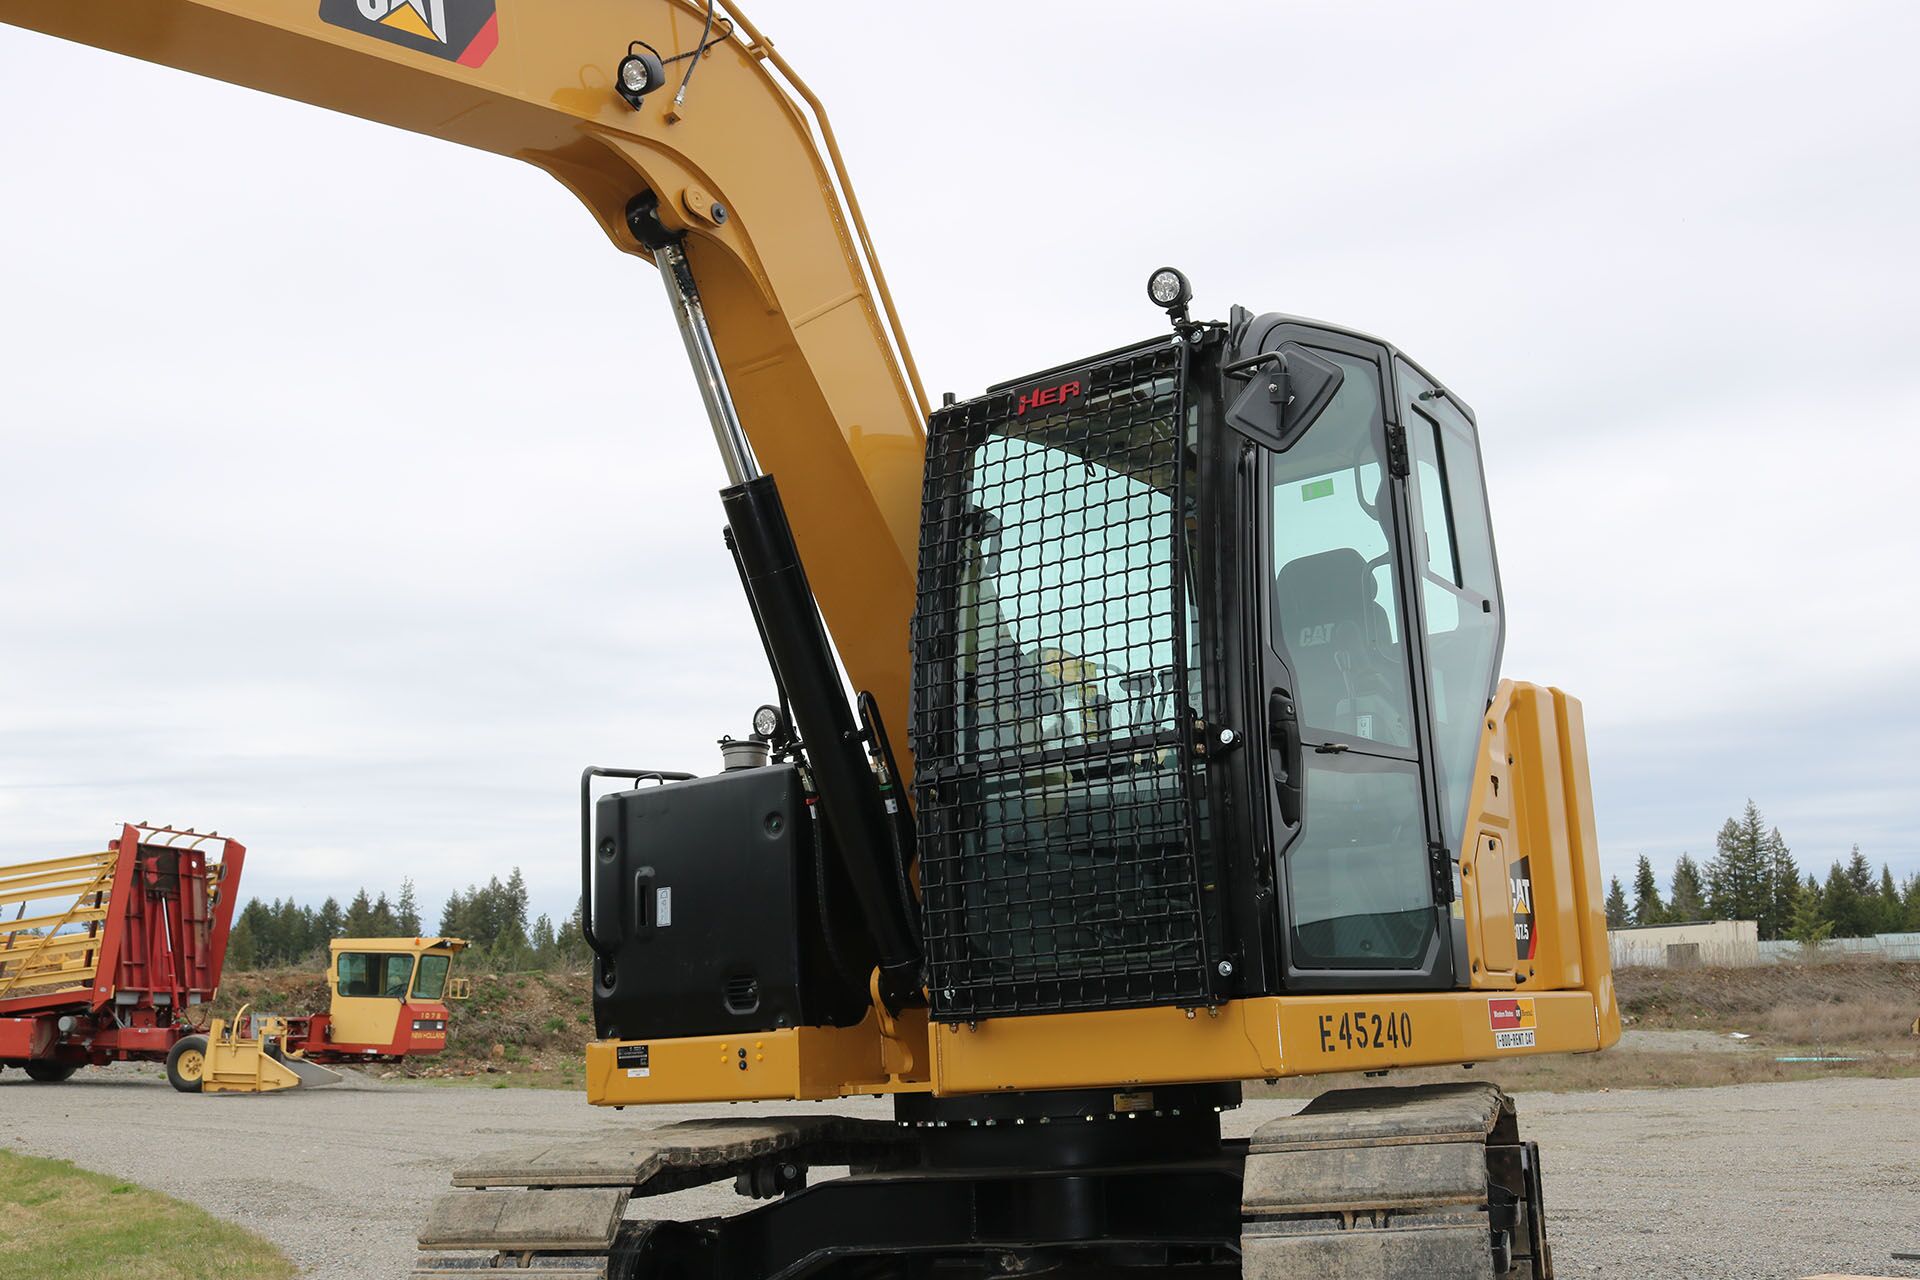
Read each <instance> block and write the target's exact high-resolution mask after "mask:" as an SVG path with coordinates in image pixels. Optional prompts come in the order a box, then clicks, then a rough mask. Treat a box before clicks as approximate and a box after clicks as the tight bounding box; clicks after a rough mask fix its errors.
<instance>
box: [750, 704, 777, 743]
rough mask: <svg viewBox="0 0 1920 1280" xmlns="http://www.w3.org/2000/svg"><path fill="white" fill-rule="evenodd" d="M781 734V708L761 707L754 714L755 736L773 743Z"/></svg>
mask: <svg viewBox="0 0 1920 1280" xmlns="http://www.w3.org/2000/svg"><path fill="white" fill-rule="evenodd" d="M779 732H780V708H778V707H772V706H768V707H761V708H760V709H759V710H758V711H755V712H754V713H753V736H754V737H756V738H765V739H766V740H767V741H768V742H772V741H773V739H774V736H775V735H776V734H778V733H779Z"/></svg>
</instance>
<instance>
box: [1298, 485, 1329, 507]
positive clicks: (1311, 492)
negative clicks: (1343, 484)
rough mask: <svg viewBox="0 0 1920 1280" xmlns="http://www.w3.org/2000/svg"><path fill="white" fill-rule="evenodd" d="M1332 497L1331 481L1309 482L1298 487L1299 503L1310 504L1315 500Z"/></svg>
mask: <svg viewBox="0 0 1920 1280" xmlns="http://www.w3.org/2000/svg"><path fill="white" fill-rule="evenodd" d="M1332 496H1333V481H1332V480H1311V481H1308V482H1307V483H1306V484H1303V485H1301V486H1300V501H1302V502H1312V501H1313V500H1314V499H1315V498H1331V497H1332Z"/></svg>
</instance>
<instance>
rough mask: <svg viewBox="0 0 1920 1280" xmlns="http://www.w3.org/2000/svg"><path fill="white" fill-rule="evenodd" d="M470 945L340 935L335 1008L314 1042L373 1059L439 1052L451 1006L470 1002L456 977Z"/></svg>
mask: <svg viewBox="0 0 1920 1280" xmlns="http://www.w3.org/2000/svg"><path fill="white" fill-rule="evenodd" d="M466 948H467V943H466V942H465V940H463V939H460V938H335V939H334V940H333V942H332V943H331V944H330V946H329V956H328V961H329V963H328V966H327V988H328V994H329V995H330V996H331V1000H330V1002H329V1006H328V1008H329V1011H328V1014H327V1017H326V1021H325V1024H324V1026H318V1025H317V1026H315V1027H314V1029H313V1033H312V1037H311V1039H312V1040H313V1041H314V1042H315V1043H316V1044H324V1045H325V1046H326V1047H327V1048H328V1049H329V1050H331V1051H335V1052H341V1053H363V1054H365V1055H367V1056H368V1057H373V1058H378V1057H386V1056H401V1055H406V1054H419V1053H436V1052H438V1051H439V1050H440V1049H442V1048H444V1047H445V1045H446V1038H447V1006H446V1002H447V1001H449V1000H462V999H465V998H466V994H467V992H466V979H464V978H456V977H454V976H453V972H452V970H453V960H454V957H455V956H457V955H459V954H460V952H462V951H464V950H466ZM314 1021H315V1023H319V1022H320V1019H318V1018H315V1019H314Z"/></svg>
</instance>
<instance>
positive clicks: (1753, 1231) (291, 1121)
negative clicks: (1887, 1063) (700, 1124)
mask: <svg viewBox="0 0 1920 1280" xmlns="http://www.w3.org/2000/svg"><path fill="white" fill-rule="evenodd" d="M1298 1105H1299V1104H1298V1103H1297V1102H1296V1101H1260V1102H1255V1103H1251V1104H1249V1105H1248V1106H1246V1107H1244V1108H1242V1109H1241V1110H1239V1111H1238V1112H1234V1113H1230V1114H1229V1116H1228V1126H1229V1131H1230V1132H1232V1133H1234V1134H1244V1133H1246V1132H1248V1131H1250V1130H1251V1129H1252V1128H1253V1127H1254V1126H1255V1125H1257V1124H1258V1123H1260V1122H1261V1121H1262V1120H1265V1119H1267V1118H1269V1117H1271V1116H1275V1115H1283V1114H1287V1113H1289V1112H1291V1111H1293V1110H1295V1109H1297V1107H1298ZM1519 1105H1520V1118H1521V1126H1522V1130H1523V1132H1526V1133H1528V1134H1529V1135H1530V1136H1532V1137H1534V1138H1536V1139H1537V1140H1538V1141H1539V1142H1540V1145H1541V1147H1542V1149H1543V1152H1544V1162H1545V1165H1546V1177H1547V1209H1548V1222H1549V1224H1550V1227H1551V1230H1552V1233H1553V1238H1554V1241H1555V1256H1556V1259H1557V1261H1558V1263H1559V1270H1560V1273H1561V1274H1562V1275H1563V1276H1565V1277H1569V1278H1570V1280H1571V1278H1573V1277H1583V1276H1608V1277H1613V1276H1619V1277H1634V1278H1635V1280H1645V1278H1646V1277H1650V1276H1658V1277H1661V1278H1662V1280H1671V1278H1674V1277H1702V1278H1703V1280H1705V1278H1708V1277H1710V1278H1711V1280H1728V1278H1730V1277H1755V1278H1756V1280H1763V1278H1768V1277H1800V1276H1809V1275H1813V1274H1816V1273H1819V1272H1852V1273H1856V1274H1860V1275H1869V1276H1912V1275H1917V1274H1920V1271H1916V1270H1914V1269H1913V1268H1912V1267H1911V1266H1910V1265H1909V1264H1896V1263H1891V1262H1889V1261H1888V1254H1889V1253H1890V1252H1891V1251H1892V1250H1894V1249H1903V1250H1913V1249H1920V1161H1916V1159H1915V1155H1914V1146H1913V1142H1914V1134H1915V1133H1916V1132H1920V1080H1913V1079H1908V1080H1858V1079H1834V1080H1825V1081H1818V1082H1811V1083H1791V1084H1762V1085H1738V1086H1732V1087H1727V1088H1714V1089H1684V1090H1669V1091H1653V1090H1621V1091H1617V1092H1606V1093H1585V1094H1531V1095H1522V1096H1521V1098H1520V1100H1519ZM769 1109H770V1110H771V1109H772V1108H769ZM784 1109H786V1110H791V1111H807V1110H818V1109H819V1108H818V1107H817V1106H815V1107H800V1106H795V1107H789V1108H784ZM845 1109H846V1110H847V1111H848V1112H849V1113H853V1114H870V1115H884V1114H886V1110H885V1105H884V1104H869V1103H856V1104H850V1105H849V1106H847V1107H846V1108H845ZM728 1113H729V1112H728V1109H727V1108H725V1107H718V1108H716V1107H673V1108H663V1109H662V1110H661V1111H659V1112H654V1113H642V1112H638V1111H628V1112H619V1113H616V1112H601V1111H598V1110H595V1109H593V1108H590V1107H588V1106H586V1105H585V1104H584V1103H583V1102H582V1101H581V1100H580V1099H579V1098H578V1097H577V1096H576V1095H574V1094H571V1093H559V1092H543V1091H535V1090H528V1089H503V1090H495V1089H471V1088H437V1087H427V1086H419V1085H403V1084H387V1083H383V1082H381V1081H377V1080H371V1079H365V1078H362V1077H357V1076H350V1078H349V1079H348V1081H347V1082H346V1083H344V1084H341V1085H336V1086H333V1087H331V1088H327V1089H315V1090H306V1091H299V1092H293V1093H285V1094H278V1095H270V1096H265V1097H235V1096H211V1095H209V1096H205V1097H188V1096H184V1095H181V1094H176V1093H174V1092H173V1091H172V1090H170V1089H169V1088H167V1086H166V1084H165V1082H164V1081H163V1080H161V1079H160V1078H159V1077H158V1075H157V1074H155V1073H154V1072H153V1071H152V1070H151V1069H144V1068H116V1069H113V1070H105V1071H83V1072H82V1073H80V1075H78V1076H76V1077H75V1078H74V1079H73V1080H72V1081H70V1082H69V1083H67V1084H64V1085H55V1086H50V1085H38V1084H33V1083H31V1082H29V1081H27V1080H26V1078H25V1077H24V1076H22V1075H21V1074H20V1073H18V1072H14V1071H9V1072H5V1073H4V1074H0V1146H6V1147H10V1148H13V1149H15V1150H18V1151H23V1152H27V1153H30V1154H34V1155H49V1156H63V1157H66V1158H68V1159H71V1160H74V1161H76V1162H77V1163H79V1164H81V1165H84V1166H86V1167H87V1168H90V1169H96V1170H99V1171H100V1172H103V1173H108V1174H112V1175H115V1176H118V1177H124V1178H127V1179H129V1180H131V1181H134V1182H139V1183H142V1184H144V1185H146V1186H150V1187H154V1188H156V1189H158V1190H161V1191H164V1192H167V1193H169V1194H171V1195H175V1196H178V1197H180V1198H182V1199H186V1200H190V1201H192V1202H194V1203H196V1204H199V1205H202V1206H204V1207H205V1208H207V1209H208V1210H210V1211H212V1212H213V1213H216V1214H218V1215H220V1216H221V1217H224V1218H228V1219H230V1220H232V1221H234V1222H238V1223H240V1224H241V1225H243V1226H245V1227H247V1228H249V1229H251V1230H253V1231H257V1232H259V1233H260V1234H261V1235H263V1236H265V1237H267V1238H268V1239H270V1240H273V1241H274V1242H276V1243H277V1244H279V1245H280V1246H281V1247H282V1248H284V1249H285V1250H286V1251H287V1253H288V1254H289V1255H290V1256H292V1257H293V1259H294V1260H295V1261H296V1262H298V1263H299V1264H300V1265H301V1267H302V1268H303V1269H304V1272H303V1274H304V1275H306V1276H307V1277H310V1278H311V1280H388V1278H390V1277H398V1276H404V1275H405V1274H406V1273H407V1271H408V1269H409V1268H410V1267H411V1265H412V1258H413V1247H412V1240H413V1232H414V1231H415V1229H416V1228H417V1227H418V1225H419V1223H420V1221H421V1219H422V1217H423V1215H424V1214H425V1212H426V1209H427V1206H428V1204H429V1203H430V1202H431V1201H432V1199H433V1197H434V1196H435V1195H437V1194H439V1193H440V1192H441V1191H442V1190H443V1189H444V1188H445V1187H446V1185H447V1174H448V1171H449V1168H450V1166H451V1165H452V1164H454V1163H455V1162H457V1161H458V1160H460V1159H462V1158H464V1157H466V1156H469V1155H472V1154H474V1153H476V1152H481V1151H490V1150H497V1149H501V1148H508V1147H513V1146H516V1145H518V1144H521V1143H525V1142H533V1141H538V1140H540V1139H546V1138H553V1137H558V1136H566V1135H570V1134H584V1133H590V1132H594V1131H597V1130H600V1129H601V1128H602V1127H604V1126H611V1125H635V1126H639V1125H645V1124H650V1123H656V1122H658V1121H659V1120H661V1119H668V1118H671V1119H679V1118H683V1117H685V1116H693V1115H724V1114H728ZM740 1113H741V1112H740V1111H735V1112H733V1114H740ZM741 1203H744V1202H740V1201H737V1200H736V1199H735V1197H734V1196H733V1194H732V1192H731V1190H730V1189H716V1188H705V1189H702V1190H698V1191H687V1192H680V1193H678V1194H676V1195H673V1196H668V1197H662V1198H661V1199H659V1200H656V1201H653V1202H651V1204H650V1206H649V1213H650V1216H651V1215H658V1216H668V1215H669V1214H679V1215H687V1214H700V1213H712V1212H722V1211H726V1210H728V1209H729V1208H731V1207H732V1206H734V1205H737V1204H741Z"/></svg>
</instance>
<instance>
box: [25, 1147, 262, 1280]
mask: <svg viewBox="0 0 1920 1280" xmlns="http://www.w3.org/2000/svg"><path fill="white" fill-rule="evenodd" d="M293 1274H294V1268H293V1263H291V1262H289V1261H288V1260H287V1257H286V1255H285V1254H283V1253H281V1252H280V1251H279V1250H278V1249H276V1248H274V1247H273V1246H272V1245H271V1244H268V1243H267V1242H266V1241H265V1240H262V1239H260V1238H259V1237H258V1236H255V1235H251V1234H249V1233H248V1232H246V1231H243V1230H241V1229H240V1228H239V1227H236V1226H233V1225H232V1224H231V1223H226V1222H222V1221H220V1220H219V1219H218V1218H215V1217H213V1216H212V1215H211V1214H209V1213H207V1212H206V1211H204V1210H202V1209H197V1208H195V1207H193V1206H192V1205H188V1204H182V1203H180V1202H179V1201H178V1200H169V1199H168V1198H167V1197H166V1196H163V1195H161V1194H159V1193H158V1192H156V1191H149V1190H147V1189H146V1188H145V1187H137V1186H135V1185H133V1184H132V1183H129V1182H122V1181H120V1180H119V1179H117V1178H108V1177H104V1176H102V1175H100V1174H97V1173H88V1172H87V1171H86V1170H84V1169H78V1168H75V1167H74V1166H73V1165H72V1164H70V1163H68V1162H67V1161H65V1160H42V1159H39V1158H37V1157H33V1156H22V1155H16V1154H15V1153H13V1152H11V1151H5V1150H0V1275H6V1276H32V1277H33V1278H34V1280H119V1278H120V1277H123V1276H140V1277H142V1280H207V1277H210V1276H220V1277H223V1280H290V1278H291V1277H292V1276H293Z"/></svg>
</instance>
